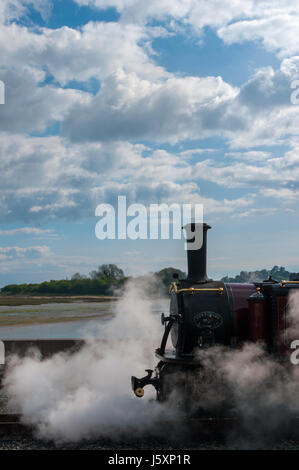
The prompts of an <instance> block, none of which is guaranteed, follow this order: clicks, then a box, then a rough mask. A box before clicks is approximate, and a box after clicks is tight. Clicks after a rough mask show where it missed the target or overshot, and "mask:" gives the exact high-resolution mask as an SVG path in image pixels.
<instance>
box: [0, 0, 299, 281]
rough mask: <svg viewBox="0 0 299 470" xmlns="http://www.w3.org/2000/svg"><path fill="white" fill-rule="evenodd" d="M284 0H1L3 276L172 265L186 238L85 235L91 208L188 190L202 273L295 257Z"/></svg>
mask: <svg viewBox="0 0 299 470" xmlns="http://www.w3.org/2000/svg"><path fill="white" fill-rule="evenodd" d="M297 3H298V2H297V1H295V0H288V1H286V0H283V1H280V2H278V1H276V0H264V1H263V2H260V1H257V0H242V1H241V0H240V1H237V2H229V1H228V0H227V1H226V0H222V1H221V2H220V1H219V0H209V1H208V0H152V1H151V2H147V1H145V0H63V1H62V0H56V1H54V0H53V1H52V0H32V1H30V0H13V1H8V0H3V1H2V2H1V6H0V80H2V81H3V82H4V84H5V89H6V102H5V104H4V105H0V286H3V285H5V284H8V283H11V282H38V281H42V280H48V279H58V278H65V277H70V276H71V275H72V274H73V273H75V272H78V271H79V272H81V273H84V274H87V273H88V272H89V271H91V270H92V269H94V268H96V267H97V266H98V265H99V264H102V263H109V262H113V263H116V264H118V265H119V266H120V267H122V268H123V269H124V270H125V272H126V273H127V274H131V275H137V274H140V273H145V272H148V271H156V270H159V269H161V268H163V267H166V266H176V267H179V268H181V269H185V252H184V249H183V240H180V241H177V240H175V241H173V240H170V241H164V240H160V241H159V240H158V241H156V240H151V241H149V240H137V241H132V240H102V241H100V240H98V239H97V238H96V237H95V233H94V229H95V225H96V222H97V220H98V219H97V218H96V217H95V215H94V213H95V208H96V206H97V205H98V204H101V203H112V204H115V201H116V199H117V196H118V195H126V196H127V200H128V203H136V202H137V203H142V204H144V205H146V206H148V205H149V204H153V203H163V202H164V203H169V204H170V203H179V204H183V203H192V204H195V203H200V204H203V206H204V217H205V220H206V221H207V222H209V223H210V224H211V225H212V226H213V229H212V230H211V231H210V232H209V274H210V275H211V276H213V277H214V278H219V277H222V276H223V275H226V274H235V273H237V272H239V271H240V270H242V269H248V270H250V269H260V268H264V267H266V268H271V267H272V266H273V265H276V264H278V265H283V266H285V267H287V268H288V269H290V270H293V271H299V255H298V254H297V234H298V228H299V227H298V225H299V223H298V199H299V167H298V163H299V138H298V137H299V136H298V117H299V105H296V104H292V103H291V99H290V98H291V93H292V88H291V84H292V82H293V81H294V80H297V79H298V77H299V37H298V34H297V31H298V28H299V9H298V4H297Z"/></svg>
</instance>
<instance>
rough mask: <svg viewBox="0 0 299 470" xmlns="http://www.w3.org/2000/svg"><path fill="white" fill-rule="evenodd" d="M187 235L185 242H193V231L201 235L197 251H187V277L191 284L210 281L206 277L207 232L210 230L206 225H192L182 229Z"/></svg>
mask: <svg viewBox="0 0 299 470" xmlns="http://www.w3.org/2000/svg"><path fill="white" fill-rule="evenodd" d="M183 228H184V229H185V230H186V233H187V242H190V241H193V239H194V233H195V231H196V232H197V234H202V244H201V247H200V248H199V249H198V250H194V249H188V250H187V262H188V276H187V281H189V282H191V283H205V282H209V281H211V280H212V279H209V278H208V276H207V231H208V230H209V229H210V228H211V227H210V225H208V224H201V223H194V222H192V223H191V224H187V225H185V226H184V227H183Z"/></svg>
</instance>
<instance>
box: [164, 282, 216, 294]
mask: <svg viewBox="0 0 299 470" xmlns="http://www.w3.org/2000/svg"><path fill="white" fill-rule="evenodd" d="M223 290H224V289H223V287H204V288H197V287H186V288H184V289H178V286H177V284H176V283H175V282H172V283H171V284H170V287H169V293H170V294H171V292H177V293H180V292H189V293H190V294H194V292H218V294H220V295H222V294H223Z"/></svg>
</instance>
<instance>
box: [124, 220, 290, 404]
mask: <svg viewBox="0 0 299 470" xmlns="http://www.w3.org/2000/svg"><path fill="white" fill-rule="evenodd" d="M184 228H185V229H186V231H187V234H188V236H189V234H192V233H194V231H195V230H202V232H201V233H202V245H201V247H200V249H198V250H194V249H192V250H190V249H188V250H187V262H188V274H187V278H186V279H178V278H177V277H176V278H175V279H174V282H172V283H171V285H170V289H169V292H170V311H169V316H165V315H164V314H162V316H161V322H162V325H164V327H165V331H164V334H163V337H162V341H161V345H160V347H159V348H158V349H156V351H155V354H156V357H157V358H158V359H159V362H158V364H157V366H156V368H155V371H153V370H150V369H147V370H146V372H147V375H146V376H145V377H143V378H140V379H139V378H137V377H132V378H131V383H132V389H133V391H134V393H135V395H136V396H137V397H142V396H143V395H144V387H145V386H146V385H152V386H154V388H155V389H156V393H157V400H158V401H166V400H167V399H168V398H169V396H170V395H171V393H172V392H173V390H174V389H176V388H177V389H180V390H181V391H183V392H184V393H185V394H186V393H187V395H188V394H189V392H190V390H188V387H189V386H190V377H192V376H194V372H195V371H198V370H200V368H201V361H200V360H199V358H198V354H197V353H198V351H200V350H201V349H203V348H209V347H212V346H214V345H224V346H227V347H229V348H239V347H241V346H242V344H244V343H245V342H248V341H251V342H254V343H257V342H259V343H262V344H263V345H264V347H265V348H266V350H267V351H268V352H269V353H270V354H272V355H273V356H274V357H278V358H286V357H287V356H288V354H289V353H290V344H291V341H292V338H290V337H289V334H288V316H287V307H288V295H289V292H290V290H291V289H298V288H299V280H298V278H295V279H292V280H290V281H282V282H278V281H276V280H274V279H272V278H271V276H270V277H269V279H267V280H264V281H263V282H254V283H247V284H245V283H244V284H243V283H224V282H222V281H214V280H212V279H209V278H208V276H207V273H206V265H207V231H208V230H209V229H210V228H211V227H210V226H209V225H207V224H194V223H192V224H188V225H187V226H185V227H184ZM188 236H187V238H188ZM190 240H191V238H190V239H189V240H187V241H190ZM169 335H170V336H171V340H172V345H173V349H172V350H168V349H166V345H167V340H168V337H169ZM298 339H299V338H298Z"/></svg>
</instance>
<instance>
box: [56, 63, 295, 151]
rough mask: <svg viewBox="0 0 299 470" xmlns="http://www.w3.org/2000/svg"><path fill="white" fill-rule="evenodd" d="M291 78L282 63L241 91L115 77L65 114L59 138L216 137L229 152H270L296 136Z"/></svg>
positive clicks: (191, 81) (213, 81)
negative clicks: (268, 148) (267, 147)
mask: <svg viewBox="0 0 299 470" xmlns="http://www.w3.org/2000/svg"><path fill="white" fill-rule="evenodd" d="M292 65H293V66H294V63H293V64H292ZM289 70H290V64H289V63H286V62H283V63H282V66H281V69H280V70H277V71H274V70H273V69H272V68H271V67H269V68H265V69H261V70H258V71H257V72H256V73H255V74H254V75H253V76H252V77H251V78H250V79H249V80H248V81H247V82H246V83H245V84H244V85H243V86H242V87H241V88H240V89H237V88H235V87H232V86H231V85H229V84H228V83H226V82H224V81H223V80H222V79H221V77H204V78H199V77H174V76H172V77H169V78H167V79H165V80H157V81H149V80H145V79H140V78H139V77H138V76H137V75H136V74H133V73H132V74H126V73H125V72H124V71H123V70H118V71H117V72H115V73H114V74H113V75H112V76H109V77H108V78H106V79H105V80H104V81H103V85H102V88H101V90H100V91H99V93H98V94H97V95H96V96H95V97H94V98H93V99H91V100H90V101H89V102H88V103H86V104H83V105H81V104H78V105H74V107H73V108H71V109H70V112H69V115H68V116H67V118H66V119H65V121H64V123H63V126H62V131H63V133H64V135H66V136H67V137H69V138H70V139H71V140H73V141H77V142H80V141H106V140H141V139H142V140H144V139H150V140H156V141H164V142H165V141H168V142H177V141H180V140H184V139H201V138H205V137H211V136H215V135H217V136H219V135H221V136H223V137H225V138H226V139H227V140H228V141H229V143H230V145H231V146H232V147H235V148H238V147H239V148H240V147H241V148H242V147H243V148H246V147H247V148H249V147H255V146H259V145H274V144H276V143H281V141H282V139H283V138H289V136H290V135H297V132H298V123H299V106H296V105H294V104H292V103H291V93H292V89H291V80H290V75H289Z"/></svg>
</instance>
